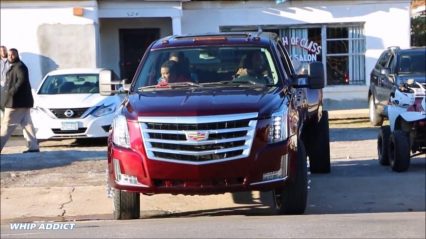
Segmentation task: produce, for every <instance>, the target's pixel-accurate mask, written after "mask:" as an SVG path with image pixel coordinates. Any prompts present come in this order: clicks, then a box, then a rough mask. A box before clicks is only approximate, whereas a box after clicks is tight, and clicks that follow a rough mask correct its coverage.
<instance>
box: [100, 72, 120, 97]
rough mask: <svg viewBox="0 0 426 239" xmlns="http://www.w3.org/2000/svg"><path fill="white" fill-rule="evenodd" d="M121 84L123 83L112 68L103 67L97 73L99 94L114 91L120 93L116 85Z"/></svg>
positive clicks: (107, 94) (111, 93)
mask: <svg viewBox="0 0 426 239" xmlns="http://www.w3.org/2000/svg"><path fill="white" fill-rule="evenodd" d="M123 82H124V81H123ZM121 84H123V83H122V82H120V81H118V80H117V77H116V75H115V73H114V72H113V71H112V70H107V69H105V70H102V71H101V72H100V73H99V93H100V94H101V95H103V96H110V95H114V94H116V93H121V91H119V90H116V86H117V85H121Z"/></svg>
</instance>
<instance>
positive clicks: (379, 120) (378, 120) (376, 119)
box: [368, 95, 383, 126]
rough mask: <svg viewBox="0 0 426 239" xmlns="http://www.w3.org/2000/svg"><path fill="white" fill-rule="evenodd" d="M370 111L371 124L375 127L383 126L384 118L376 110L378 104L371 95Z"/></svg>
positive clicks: (369, 101) (369, 100)
mask: <svg viewBox="0 0 426 239" xmlns="http://www.w3.org/2000/svg"><path fill="white" fill-rule="evenodd" d="M368 110H369V114H368V115H369V118H370V123H371V125H373V126H381V125H382V124H383V116H381V115H380V114H379V113H378V112H377V109H376V104H375V103H374V96H373V95H371V96H370V97H369V98H368Z"/></svg>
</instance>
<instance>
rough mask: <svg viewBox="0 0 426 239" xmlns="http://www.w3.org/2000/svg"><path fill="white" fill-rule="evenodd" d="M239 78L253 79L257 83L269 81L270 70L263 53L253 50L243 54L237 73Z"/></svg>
mask: <svg viewBox="0 0 426 239" xmlns="http://www.w3.org/2000/svg"><path fill="white" fill-rule="evenodd" d="M235 75H236V78H237V79H238V80H251V81H255V82H257V83H263V84H267V83H268V70H267V67H266V63H265V60H264V58H263V57H262V53H261V52H260V51H252V52H250V53H248V54H247V55H245V56H243V58H242V59H241V61H240V64H239V66H238V70H237V73H236V74H235Z"/></svg>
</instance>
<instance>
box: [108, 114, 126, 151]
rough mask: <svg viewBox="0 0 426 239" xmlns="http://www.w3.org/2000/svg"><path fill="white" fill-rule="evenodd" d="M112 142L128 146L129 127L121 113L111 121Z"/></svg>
mask: <svg viewBox="0 0 426 239" xmlns="http://www.w3.org/2000/svg"><path fill="white" fill-rule="evenodd" d="M112 142H114V144H115V145H117V146H121V147H125V148H130V137H129V128H128V127H127V119H126V117H124V116H123V115H118V116H117V117H115V118H114V121H113V122H112Z"/></svg>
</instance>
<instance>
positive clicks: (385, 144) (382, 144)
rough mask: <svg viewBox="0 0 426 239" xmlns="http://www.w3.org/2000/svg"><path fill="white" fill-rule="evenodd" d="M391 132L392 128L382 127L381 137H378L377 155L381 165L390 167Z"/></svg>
mask: <svg viewBox="0 0 426 239" xmlns="http://www.w3.org/2000/svg"><path fill="white" fill-rule="evenodd" d="M390 135H391V130H390V126H389V125H386V126H382V127H380V131H379V135H378V136H377V154H378V159H379V163H380V164H381V165H389V141H390Z"/></svg>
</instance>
